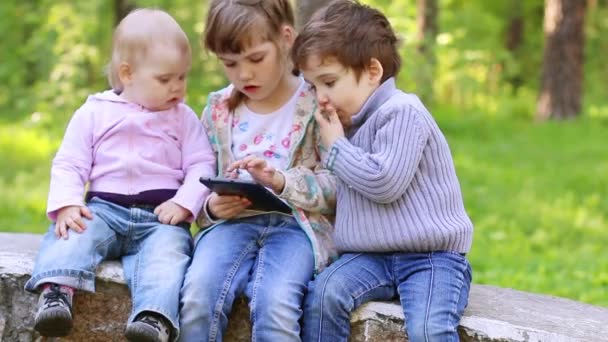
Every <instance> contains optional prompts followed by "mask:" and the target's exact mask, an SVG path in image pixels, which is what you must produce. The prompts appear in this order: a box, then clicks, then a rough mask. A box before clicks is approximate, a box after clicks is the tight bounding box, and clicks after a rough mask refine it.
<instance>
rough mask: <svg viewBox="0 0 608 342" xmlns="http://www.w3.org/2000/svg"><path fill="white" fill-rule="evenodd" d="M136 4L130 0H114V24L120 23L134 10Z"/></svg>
mask: <svg viewBox="0 0 608 342" xmlns="http://www.w3.org/2000/svg"><path fill="white" fill-rule="evenodd" d="M135 8H136V5H135V3H134V2H133V1H130V0H114V26H116V25H118V23H120V21H121V20H122V18H124V17H126V16H127V14H129V12H131V11H132V10H134V9H135Z"/></svg>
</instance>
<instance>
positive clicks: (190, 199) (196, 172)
mask: <svg viewBox="0 0 608 342" xmlns="http://www.w3.org/2000/svg"><path fill="white" fill-rule="evenodd" d="M183 112H184V113H183V118H184V119H183V127H182V132H183V134H184V135H183V141H182V170H183V172H184V175H185V176H184V183H183V184H182V186H181V187H180V188H179V189H178V191H177V194H175V197H173V199H172V200H173V201H174V202H175V203H177V204H179V205H180V206H182V207H184V208H186V209H188V210H189V211H190V213H191V214H192V217H190V219H189V220H190V221H193V220H194V219H195V218H196V217H197V215H198V213H199V211H200V210H201V208H202V207H203V203H205V199H206V198H207V196H209V189H207V187H205V186H204V185H203V184H201V183H200V182H199V178H200V177H213V176H215V168H216V160H215V154H214V152H213V150H212V149H211V145H210V144H209V137H208V136H207V133H206V132H205V129H204V128H203V124H202V123H201V122H200V121H199V120H198V118H197V117H196V114H195V113H194V112H193V111H192V110H191V109H190V108H189V107H188V106H186V105H183Z"/></svg>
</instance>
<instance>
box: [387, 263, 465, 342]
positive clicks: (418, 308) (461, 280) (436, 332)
mask: <svg viewBox="0 0 608 342" xmlns="http://www.w3.org/2000/svg"><path fill="white" fill-rule="evenodd" d="M394 268H395V277H396V280H397V283H398V291H399V295H400V298H401V305H402V307H403V311H404V314H405V321H406V328H407V333H408V337H409V340H410V341H412V342H419V341H431V342H436V341H441V342H443V341H458V340H459V339H458V332H457V328H458V323H459V322H460V317H461V316H462V313H463V312H464V308H465V307H466V304H467V301H468V298H469V288H470V284H471V268H470V265H469V263H468V261H467V260H466V258H465V257H463V256H461V255H459V254H457V253H451V252H433V253H415V254H414V253H412V254H397V255H395V266H394Z"/></svg>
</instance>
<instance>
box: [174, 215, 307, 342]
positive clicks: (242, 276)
mask: <svg viewBox="0 0 608 342" xmlns="http://www.w3.org/2000/svg"><path fill="white" fill-rule="evenodd" d="M313 269H314V256H313V252H312V247H311V244H310V240H309V239H308V237H307V236H306V234H305V233H304V231H303V230H302V229H301V228H300V227H299V225H298V223H297V222H296V220H295V219H294V218H293V217H290V216H285V215H279V214H264V215H258V216H253V217H248V218H244V219H238V220H230V221H226V222H224V223H222V224H219V225H218V226H216V227H214V228H212V229H211V230H210V231H208V232H207V233H206V234H204V235H203V236H202V237H201V238H200V240H199V241H198V243H197V244H196V247H195V251H194V255H193V257H192V264H191V265H190V267H189V268H188V272H187V273H186V279H185V280H184V286H183V288H182V297H181V312H180V316H181V329H182V334H181V340H182V341H186V342H193V341H205V342H207V341H211V342H212V341H222V338H223V334H224V332H225V330H226V326H227V325H228V316H229V314H230V311H231V309H232V304H233V303H234V300H235V299H237V298H238V297H239V296H241V295H242V294H245V296H246V297H247V299H248V302H249V309H250V320H251V323H252V332H251V340H252V341H272V342H275V341H281V342H289V341H300V324H299V319H300V318H301V316H302V301H303V298H304V294H305V292H306V285H307V284H308V282H309V281H310V279H311V278H312V274H313Z"/></svg>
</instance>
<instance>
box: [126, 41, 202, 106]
mask: <svg viewBox="0 0 608 342" xmlns="http://www.w3.org/2000/svg"><path fill="white" fill-rule="evenodd" d="M189 68H190V62H189V59H187V58H186V56H184V55H183V54H182V53H181V51H179V49H177V48H175V47H171V46H166V45H155V46H152V47H150V49H149V50H148V52H147V54H146V56H145V57H143V58H141V59H140V60H138V61H137V62H136V63H135V65H133V69H132V70H133V73H132V81H131V82H130V84H125V91H128V92H129V95H130V97H131V98H132V101H134V102H136V103H138V104H140V105H142V106H144V107H146V108H147V109H149V110H152V111H161V110H167V109H170V108H172V107H174V106H175V105H177V104H178V103H179V102H181V101H183V99H184V96H185V94H186V74H187V72H188V69H189Z"/></svg>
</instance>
